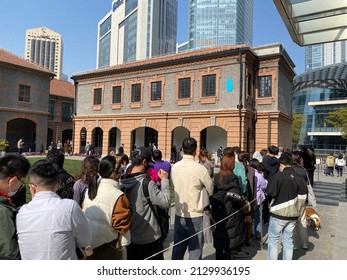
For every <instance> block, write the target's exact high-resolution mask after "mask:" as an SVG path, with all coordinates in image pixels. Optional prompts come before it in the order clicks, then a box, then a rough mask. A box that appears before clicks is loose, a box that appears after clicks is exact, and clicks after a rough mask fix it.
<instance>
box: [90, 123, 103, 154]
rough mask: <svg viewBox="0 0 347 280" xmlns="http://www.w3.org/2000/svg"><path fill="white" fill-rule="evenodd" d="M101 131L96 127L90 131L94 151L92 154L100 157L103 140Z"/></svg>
mask: <svg viewBox="0 0 347 280" xmlns="http://www.w3.org/2000/svg"><path fill="white" fill-rule="evenodd" d="M103 133H104V132H103V130H102V129H101V128H100V127H96V128H94V129H93V131H92V146H93V147H94V149H93V150H92V153H94V154H97V155H99V156H100V155H101V154H102V138H103Z"/></svg>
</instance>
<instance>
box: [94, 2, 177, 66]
mask: <svg viewBox="0 0 347 280" xmlns="http://www.w3.org/2000/svg"><path fill="white" fill-rule="evenodd" d="M176 37H177V0H127V1H125V0H113V1H112V10H111V11H110V12H109V13H108V14H107V15H106V16H105V17H104V18H103V19H102V20H101V21H100V22H99V24H98V48H97V68H103V67H107V66H111V65H117V64H122V63H126V62H130V61H134V60H140V59H146V58H150V57H155V56H160V55H165V54H170V53H175V51H176Z"/></svg>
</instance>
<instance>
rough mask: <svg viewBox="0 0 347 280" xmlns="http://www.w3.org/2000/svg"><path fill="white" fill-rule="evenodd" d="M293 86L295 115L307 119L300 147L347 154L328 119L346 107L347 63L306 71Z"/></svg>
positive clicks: (339, 133) (343, 144) (345, 145)
mask: <svg viewBox="0 0 347 280" xmlns="http://www.w3.org/2000/svg"><path fill="white" fill-rule="evenodd" d="M293 83H294V85H293V113H296V114H302V115H303V116H304V119H305V120H304V123H303V124H302V127H301V134H300V140H299V144H300V145H305V146H312V147H314V148H315V149H325V150H331V151H332V150H346V147H347V142H346V140H344V139H343V138H342V137H341V132H340V131H339V130H338V129H336V128H334V127H333V126H332V125H331V124H329V123H327V122H326V117H327V115H328V114H329V112H331V111H335V110H337V109H338V108H346V107H347V63H338V64H334V65H328V66H324V67H321V68H317V69H314V70H311V71H307V72H305V73H303V74H301V75H298V76H296V77H295V78H294V81H293ZM327 153H330V151H329V152H327Z"/></svg>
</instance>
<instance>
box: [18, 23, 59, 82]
mask: <svg viewBox="0 0 347 280" xmlns="http://www.w3.org/2000/svg"><path fill="white" fill-rule="evenodd" d="M63 50H64V46H63V40H62V37H61V35H60V34H59V33H57V32H55V31H53V30H50V29H48V28H46V27H39V28H33V29H28V30H26V33H25V54H24V57H25V59H26V60H29V61H31V62H33V63H36V64H38V65H40V66H42V67H44V68H47V69H49V70H50V71H52V72H54V74H55V75H56V79H58V80H60V79H61V78H62V71H63Z"/></svg>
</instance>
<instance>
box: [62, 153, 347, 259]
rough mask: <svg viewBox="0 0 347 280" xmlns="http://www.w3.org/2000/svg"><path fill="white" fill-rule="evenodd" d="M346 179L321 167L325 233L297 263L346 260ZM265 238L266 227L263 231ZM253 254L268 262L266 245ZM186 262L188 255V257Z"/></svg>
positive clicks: (315, 236)
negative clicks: (325, 171)
mask: <svg viewBox="0 0 347 280" xmlns="http://www.w3.org/2000/svg"><path fill="white" fill-rule="evenodd" d="M66 158H68V159H75V160H83V159H84V157H79V156H68V157H66ZM346 177H347V174H346V173H345V174H344V176H343V177H336V174H335V176H334V177H330V176H326V175H324V174H323V167H322V166H318V168H317V170H316V173H315V183H314V186H313V189H314V191H315V195H316V198H317V204H318V205H317V208H316V210H317V212H318V213H319V215H320V217H321V220H322V229H321V230H319V231H315V230H313V229H312V228H309V249H308V250H303V249H301V248H299V250H298V251H294V255H293V259H295V260H347V239H346V233H347V218H346V216H347V193H346V189H347V187H346ZM171 217H174V210H173V208H172V209H171ZM172 223H173V219H171V228H170V233H169V236H168V237H167V239H166V240H165V242H164V248H165V249H167V250H166V251H165V252H164V257H165V259H170V258H171V251H172V246H173V240H172V239H173V238H172V234H173V224H172ZM263 231H264V234H265V233H266V232H267V226H264V227H263ZM244 249H245V250H246V251H248V252H249V253H250V257H249V258H247V259H249V260H251V259H254V260H266V258H267V243H266V242H265V243H264V246H263V247H259V246H258V245H256V244H251V246H249V247H244ZM185 258H187V254H186V256H185ZM203 259H206V260H214V259H215V250H214V248H213V246H212V245H211V244H205V246H204V253H203Z"/></svg>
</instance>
